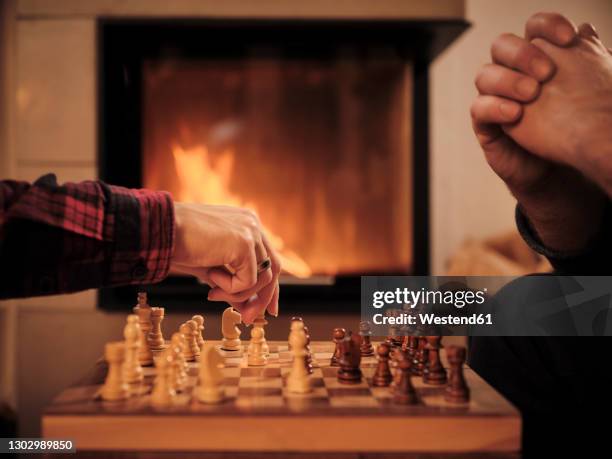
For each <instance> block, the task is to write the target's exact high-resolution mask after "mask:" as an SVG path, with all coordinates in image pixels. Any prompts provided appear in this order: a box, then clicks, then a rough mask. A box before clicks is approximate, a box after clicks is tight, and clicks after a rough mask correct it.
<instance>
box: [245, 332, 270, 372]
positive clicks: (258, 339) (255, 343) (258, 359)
mask: <svg viewBox="0 0 612 459" xmlns="http://www.w3.org/2000/svg"><path fill="white" fill-rule="evenodd" d="M263 340H264V331H263V328H261V327H253V328H252V329H251V343H250V345H249V355H248V357H247V364H248V365H249V366H252V367H259V366H263V365H265V364H266V363H267V361H268V358H267V357H266V354H265V353H264V351H263Z"/></svg>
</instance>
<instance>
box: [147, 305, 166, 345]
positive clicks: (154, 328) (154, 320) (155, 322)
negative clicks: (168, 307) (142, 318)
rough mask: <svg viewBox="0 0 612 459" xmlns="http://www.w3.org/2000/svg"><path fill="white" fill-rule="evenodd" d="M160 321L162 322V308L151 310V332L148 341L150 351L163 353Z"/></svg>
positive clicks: (163, 343) (164, 343)
mask: <svg viewBox="0 0 612 459" xmlns="http://www.w3.org/2000/svg"><path fill="white" fill-rule="evenodd" d="M162 320H164V308H151V331H150V332H149V337H148V339H149V347H150V348H151V350H152V351H163V350H164V349H165V347H166V341H165V340H164V335H163V334H162V329H161V323H162Z"/></svg>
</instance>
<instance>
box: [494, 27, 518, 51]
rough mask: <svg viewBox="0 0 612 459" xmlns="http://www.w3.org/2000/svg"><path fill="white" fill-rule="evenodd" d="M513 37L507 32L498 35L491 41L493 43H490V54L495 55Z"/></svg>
mask: <svg viewBox="0 0 612 459" xmlns="http://www.w3.org/2000/svg"><path fill="white" fill-rule="evenodd" d="M513 37H514V35H512V34H511V33H508V32H504V33H502V34H500V35H498V36H497V38H495V40H493V43H491V54H493V55H495V54H497V53H498V52H499V50H500V49H501V48H502V47H504V46H505V45H506V44H507V43H508V41H510V40H512V38H513Z"/></svg>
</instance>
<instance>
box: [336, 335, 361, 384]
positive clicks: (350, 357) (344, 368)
mask: <svg viewBox="0 0 612 459" xmlns="http://www.w3.org/2000/svg"><path fill="white" fill-rule="evenodd" d="M359 341H360V340H359V338H358V336H357V335H355V336H353V335H352V334H351V332H348V333H347V336H345V337H344V340H342V344H341V349H342V357H341V359H340V362H339V363H340V369H339V370H338V381H339V382H340V383H342V384H358V383H360V382H361V376H362V374H361V369H360V368H359V365H360V363H361V351H360V350H359V345H360V342H359Z"/></svg>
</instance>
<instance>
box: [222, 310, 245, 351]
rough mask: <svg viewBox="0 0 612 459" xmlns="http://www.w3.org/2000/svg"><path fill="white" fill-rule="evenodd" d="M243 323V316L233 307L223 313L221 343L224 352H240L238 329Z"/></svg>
mask: <svg viewBox="0 0 612 459" xmlns="http://www.w3.org/2000/svg"><path fill="white" fill-rule="evenodd" d="M239 323H242V316H241V315H240V313H239V312H238V311H236V310H235V309H234V308H232V307H231V306H230V307H228V308H227V309H226V310H225V311H223V316H222V318H221V331H222V333H223V340H222V341H221V349H223V350H224V351H239V350H240V344H241V343H240V329H239V328H238V327H237V325H238V324H239Z"/></svg>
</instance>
